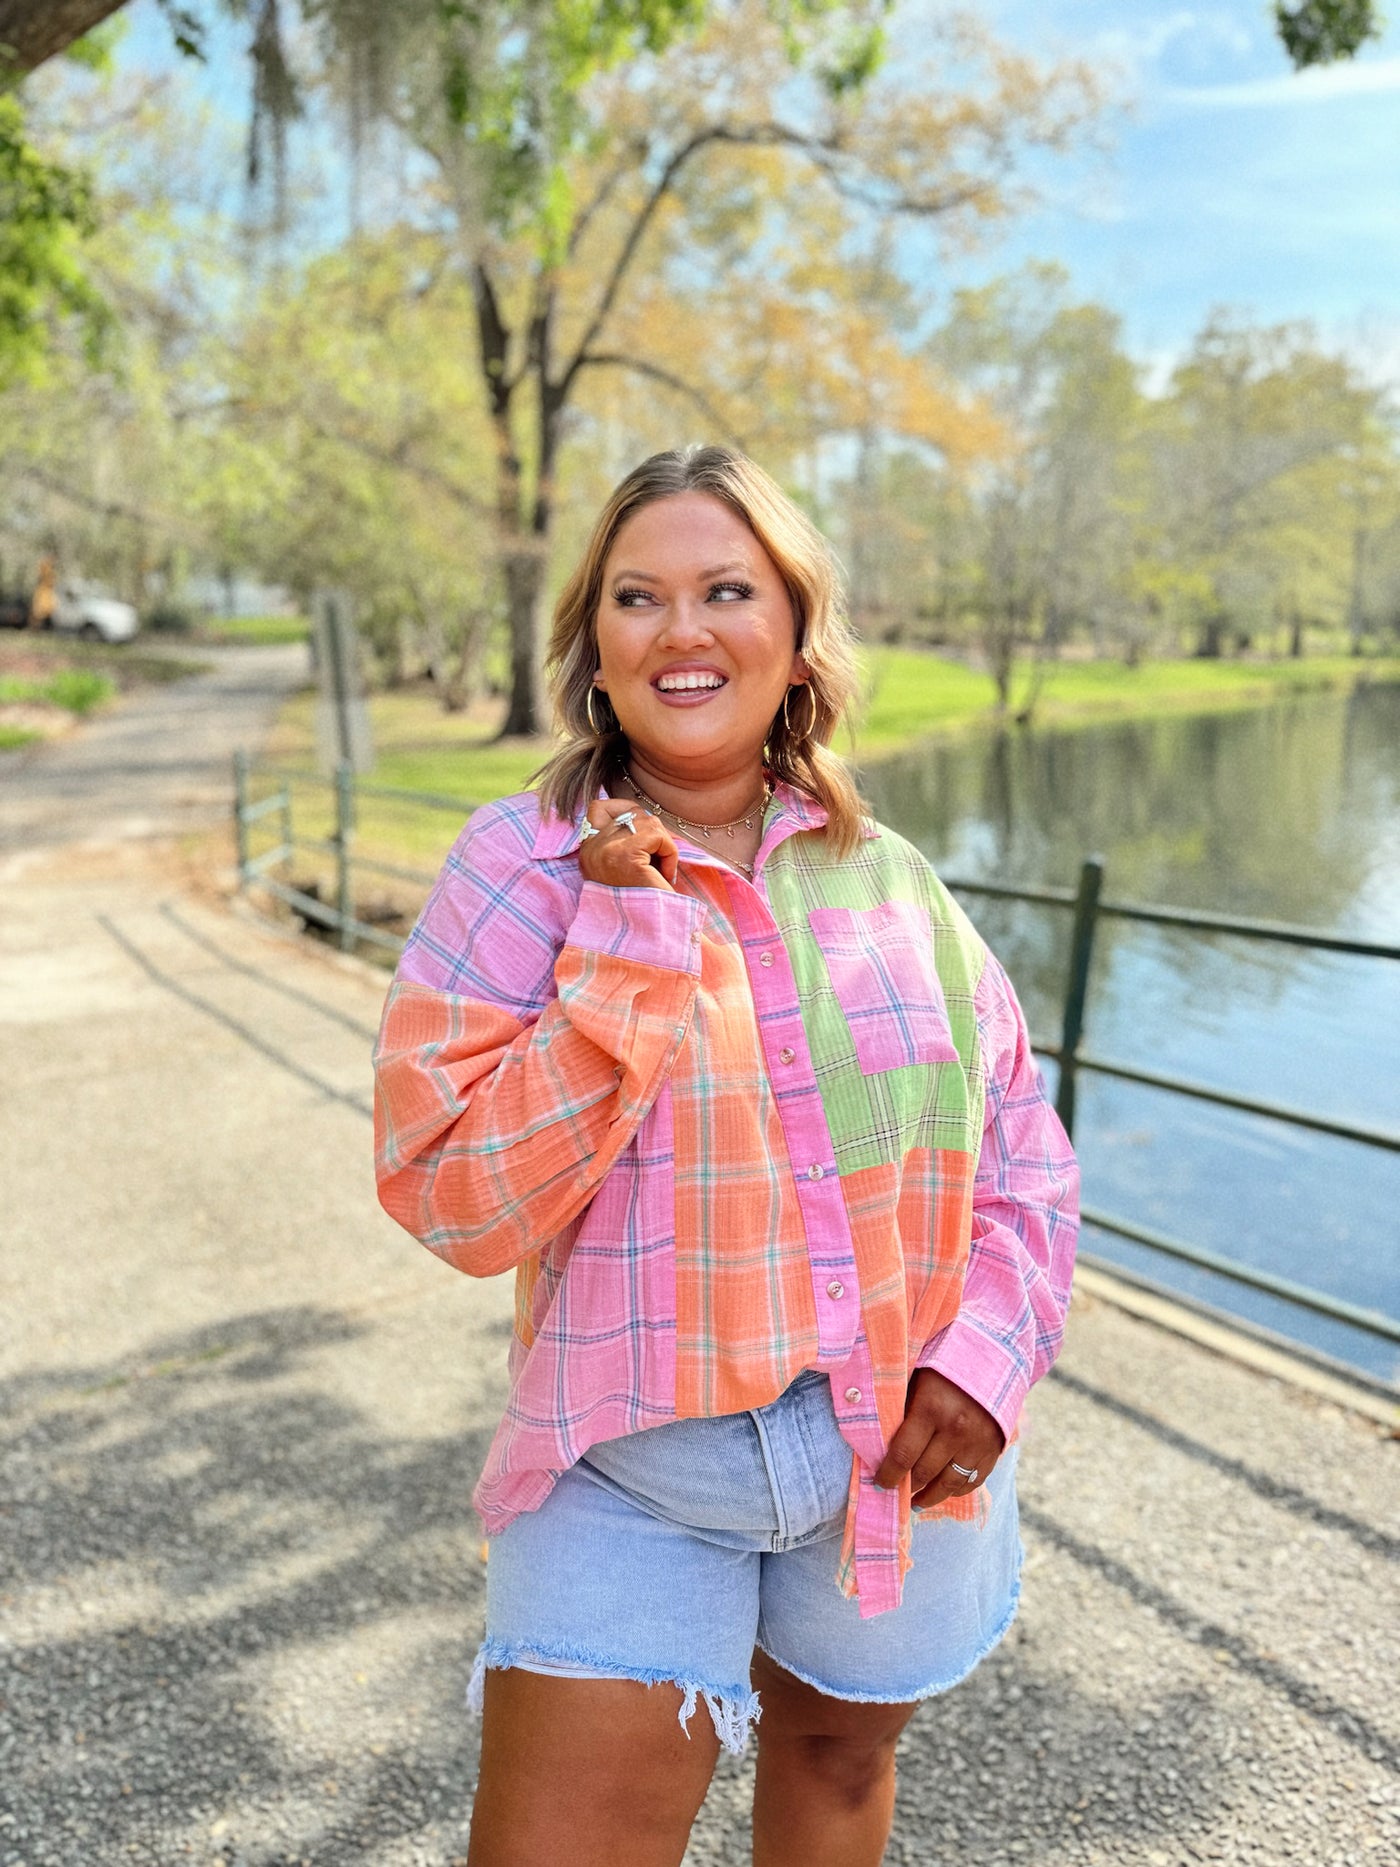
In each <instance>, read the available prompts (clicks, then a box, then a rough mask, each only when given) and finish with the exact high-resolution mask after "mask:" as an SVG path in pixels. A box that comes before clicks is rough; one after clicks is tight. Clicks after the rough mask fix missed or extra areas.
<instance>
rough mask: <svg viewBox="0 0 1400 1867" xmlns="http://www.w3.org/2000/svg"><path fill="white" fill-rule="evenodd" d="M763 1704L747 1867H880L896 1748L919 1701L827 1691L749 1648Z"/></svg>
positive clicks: (891, 1805)
mask: <svg viewBox="0 0 1400 1867" xmlns="http://www.w3.org/2000/svg"><path fill="white" fill-rule="evenodd" d="M753 1683H754V1686H755V1689H756V1690H757V1691H758V1693H759V1695H760V1697H761V1698H762V1701H763V1716H762V1718H761V1719H760V1720H759V1725H758V1784H757V1787H756V1789H755V1792H754V1809H753V1858H754V1867H879V1862H880V1861H881V1860H882V1859H883V1858H884V1853H885V1843H886V1842H887V1841H888V1840H889V1836H890V1823H891V1822H892V1821H893V1819H894V1747H895V1744H896V1742H897V1740H898V1738H899V1734H900V1732H901V1731H902V1730H903V1729H904V1727H905V1725H906V1724H908V1722H909V1720H910V1718H911V1717H912V1716H913V1715H914V1712H915V1711H916V1709H917V1707H916V1706H914V1705H858V1704H853V1703H852V1702H851V1701H850V1700H849V1699H839V1698H828V1697H827V1696H826V1694H825V1693H824V1692H818V1691H817V1690H816V1689H815V1687H813V1686H809V1685H804V1684H803V1683H802V1681H801V1680H800V1679H794V1678H793V1676H792V1674H791V1673H790V1672H786V1671H784V1669H783V1668H782V1667H781V1666H779V1665H778V1664H777V1662H776V1661H775V1660H771V1659H769V1657H768V1655H767V1654H766V1653H762V1652H755V1654H754V1658H753Z"/></svg>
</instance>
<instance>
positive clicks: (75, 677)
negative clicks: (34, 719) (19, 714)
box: [0, 668, 116, 715]
mask: <svg viewBox="0 0 1400 1867" xmlns="http://www.w3.org/2000/svg"><path fill="white" fill-rule="evenodd" d="M115 692H116V684H115V683H114V682H113V681H110V680H109V679H108V678H107V676H106V675H105V674H97V673H95V672H94V671H93V669H91V668H59V669H58V670H57V671H56V672H55V673H53V674H51V675H50V676H49V677H48V679H47V680H41V681H36V680H26V679H24V678H23V677H22V676H14V675H0V705H11V706H12V705H14V704H15V703H16V702H18V703H19V704H21V705H30V706H32V705H34V704H36V703H37V704H38V705H40V706H51V707H62V708H63V709H64V710H65V711H66V712H68V713H76V714H79V715H82V714H84V713H91V711H92V709H93V708H94V707H97V706H101V704H102V702H103V701H104V700H110V699H111V697H112V695H113V694H114V693H115Z"/></svg>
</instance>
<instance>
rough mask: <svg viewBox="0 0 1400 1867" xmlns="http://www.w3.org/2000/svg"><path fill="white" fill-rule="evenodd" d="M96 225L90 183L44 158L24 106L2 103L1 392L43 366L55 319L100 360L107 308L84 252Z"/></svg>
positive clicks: (12, 101) (5, 100) (2, 98)
mask: <svg viewBox="0 0 1400 1867" xmlns="http://www.w3.org/2000/svg"><path fill="white" fill-rule="evenodd" d="M95 226H96V212H95V209H94V204H93V196H92V189H91V186H90V184H89V182H88V180H87V178H86V177H85V176H84V175H82V174H80V173H79V172H78V171H77V170H75V169H72V168H68V167H66V166H65V165H64V164H62V163H59V162H52V161H48V160H46V159H45V158H44V157H43V156H42V155H40V153H39V152H38V151H37V150H36V149H35V148H34V147H33V145H32V144H31V143H30V141H29V139H28V136H27V134H26V128H25V119H24V112H23V110H22V108H21V105H20V102H19V100H18V99H17V98H15V97H10V96H0V386H3V385H4V383H5V382H7V381H13V380H14V379H15V378H16V377H18V376H21V375H25V374H29V373H32V372H33V371H34V370H35V369H36V368H37V367H38V366H39V364H40V362H41V360H42V358H43V355H44V352H45V349H46V348H47V343H48V339H49V336H50V333H51V327H52V324H53V321H54V320H55V319H61V318H70V319H73V320H74V321H75V322H76V323H77V324H78V326H79V327H80V328H81V330H82V333H83V336H84V339H85V341H86V344H87V348H88V352H89V355H90V357H92V358H94V359H95V357H96V354H97V351H98V348H99V346H100V343H101V340H102V336H103V333H104V330H105V325H106V315H105V307H104V306H103V303H102V300H101V298H100V296H99V295H98V293H97V292H96V291H95V290H94V289H93V287H92V286H91V284H90V283H89V281H88V279H87V276H86V274H85V272H84V268H83V264H82V253H81V241H82V239H83V238H84V237H85V236H86V235H88V234H90V233H92V232H93V230H94V228H95Z"/></svg>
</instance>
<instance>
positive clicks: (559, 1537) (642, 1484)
mask: <svg viewBox="0 0 1400 1867" xmlns="http://www.w3.org/2000/svg"><path fill="white" fill-rule="evenodd" d="M1015 1464H1016V1448H1015V1447H1014V1446H1013V1447H1010V1448H1009V1449H1008V1450H1007V1451H1006V1452H1005V1453H1003V1455H1002V1457H1001V1459H1000V1460H999V1461H998V1463H997V1465H996V1467H995V1469H994V1470H993V1472H992V1474H991V1477H990V1478H989V1479H988V1480H987V1483H986V1491H987V1499H988V1502H989V1504H990V1507H991V1509H990V1515H989V1517H988V1519H987V1521H986V1522H985V1523H983V1524H981V1525H976V1524H969V1523H960V1522H957V1521H955V1520H954V1519H951V1518H946V1517H945V1518H931V1519H929V1520H927V1521H921V1520H920V1519H918V1518H916V1519H915V1522H914V1541H913V1551H912V1553H913V1557H914V1567H913V1568H912V1569H911V1570H910V1572H909V1573H908V1575H907V1576H906V1577H905V1578H904V1599H903V1601H902V1603H901V1605H900V1606H899V1607H898V1608H897V1609H895V1610H894V1611H893V1612H892V1613H889V1614H879V1615H875V1616H873V1617H871V1618H870V1619H868V1620H862V1619H861V1617H860V1613H859V1610H858V1608H857V1606H856V1603H855V1602H854V1601H852V1600H850V1599H848V1598H847V1597H846V1596H844V1595H843V1594H842V1593H841V1592H840V1589H839V1588H838V1586H837V1582H836V1566H837V1559H838V1556H839V1553H840V1549H841V1536H842V1530H843V1527H844V1522H845V1512H846V1496H847V1489H848V1486H849V1484H850V1475H851V1453H850V1449H849V1447H848V1446H847V1445H846V1442H845V1440H843V1439H842V1437H841V1434H840V1432H839V1430H838V1428H837V1424H836V1415H835V1413H834V1411H833V1410H832V1405H831V1384H830V1382H829V1381H828V1379H827V1377H826V1375H825V1374H822V1373H820V1372H818V1371H817V1370H809V1371H808V1372H807V1373H805V1374H802V1375H799V1377H798V1378H797V1380H796V1381H794V1382H793V1384H792V1385H791V1387H789V1388H788V1389H787V1391H786V1393H783V1394H781V1395H779V1397H778V1399H777V1400H775V1401H773V1402H772V1403H771V1405H769V1406H766V1407H759V1408H757V1409H756V1410H755V1411H753V1412H751V1413H734V1414H726V1415H724V1416H722V1417H720V1418H717V1419H708V1420H677V1421H675V1422H673V1423H671V1424H669V1425H666V1426H654V1427H650V1428H648V1429H647V1430H646V1431H643V1432H639V1433H632V1434H629V1435H627V1436H626V1437H625V1438H622V1439H609V1440H605V1441H604V1442H603V1443H602V1444H600V1445H597V1446H594V1447H593V1448H592V1450H591V1451H590V1452H589V1453H588V1454H587V1456H586V1458H585V1459H583V1460H582V1461H581V1462H580V1463H579V1464H577V1465H575V1466H574V1467H573V1468H572V1469H571V1470H570V1471H567V1472H565V1473H564V1474H563V1476H562V1477H561V1478H560V1479H559V1481H558V1483H557V1484H556V1485H555V1487H554V1489H553V1491H551V1492H550V1494H549V1496H548V1497H547V1498H546V1499H545V1501H544V1503H543V1505H541V1507H540V1508H539V1509H538V1510H535V1511H527V1512H525V1513H523V1514H522V1515H521V1516H519V1517H517V1518H516V1519H515V1520H514V1521H513V1522H512V1523H511V1524H510V1525H509V1526H508V1527H507V1528H506V1529H505V1530H503V1531H502V1532H501V1534H500V1535H499V1536H496V1537H493V1538H492V1539H491V1544H490V1555H489V1560H488V1563H487V1568H486V1639H485V1641H484V1643H483V1645H482V1647H481V1650H480V1652H479V1653H478V1655H477V1660H476V1666H475V1668H474V1670H473V1674H472V1682H471V1687H470V1689H469V1692H468V1703H469V1704H471V1705H472V1706H473V1708H474V1709H478V1710H479V1709H480V1706H481V1699H482V1690H483V1684H484V1678H485V1672H486V1669H487V1668H488V1667H508V1666H519V1667H522V1668H524V1669H525V1670H527V1671H531V1672H544V1673H552V1674H559V1675H562V1676H565V1677H571V1678H585V1679H636V1680H639V1681H641V1682H643V1683H644V1684H647V1685H656V1684H660V1683H663V1682H669V1683H672V1684H675V1685H678V1686H679V1687H680V1688H681V1690H682V1693H683V1695H684V1697H683V1702H682V1705H681V1711H680V1719H681V1723H682V1725H683V1726H684V1725H688V1721H689V1719H690V1716H691V1714H692V1713H693V1711H694V1709H695V1704H696V1700H697V1697H698V1698H703V1699H704V1701H705V1704H706V1706H707V1707H708V1709H709V1712H710V1716H711V1718H712V1719H713V1721H714V1725H715V1729H716V1731H717V1732H718V1733H719V1736H720V1740H721V1742H722V1743H723V1744H724V1745H725V1746H726V1748H728V1749H729V1750H732V1751H734V1752H736V1753H737V1752H739V1751H742V1749H743V1747H744V1742H745V1738H746V1737H747V1734H748V1727H749V1724H750V1722H751V1721H752V1720H753V1719H755V1718H757V1716H758V1715H759V1710H760V1706H759V1702H758V1695H757V1694H756V1693H755V1692H753V1691H752V1690H751V1688H750V1685H749V1663H750V1660H751V1658H752V1655H753V1650H754V1647H755V1646H758V1647H761V1648H762V1649H763V1651H764V1652H765V1653H767V1654H768V1655H769V1656H770V1657H771V1658H772V1659H775V1660H776V1661H777V1662H778V1664H779V1665H780V1666H782V1667H785V1668H786V1670H787V1671H788V1672H790V1673H793V1674H795V1675H796V1676H797V1678H799V1679H802V1680H805V1681H806V1682H807V1684H808V1685H812V1686H815V1687H816V1688H817V1689H818V1690H819V1691H821V1692H825V1693H827V1694H828V1695H829V1696H830V1697H832V1698H840V1699H855V1700H863V1701H867V1702H873V1703H880V1704H902V1703H907V1702H909V1701H911V1700H914V1699H922V1698H930V1697H932V1696H933V1695H934V1694H935V1693H938V1692H946V1691H947V1690H948V1689H949V1687H951V1686H954V1685H956V1684H957V1683H958V1681H959V1680H960V1679H963V1678H965V1677H966V1676H967V1674H968V1673H969V1672H971V1670H972V1668H973V1667H974V1666H975V1665H976V1664H977V1662H978V1661H979V1660H980V1659H982V1658H983V1656H984V1655H985V1654H986V1653H987V1652H989V1651H990V1649H991V1648H992V1647H993V1646H995V1645H996V1643H997V1641H998V1640H1000V1639H1001V1637H1002V1635H1003V1634H1004V1633H1005V1632H1006V1630H1007V1628H1008V1627H1009V1626H1010V1625H1011V1622H1012V1620H1013V1618H1014V1616H1015V1613H1016V1603H1017V1597H1018V1595H1019V1592H1020V1576H1021V1554H1022V1552H1021V1538H1020V1531H1019V1527H1018V1522H1017V1512H1016V1488H1015Z"/></svg>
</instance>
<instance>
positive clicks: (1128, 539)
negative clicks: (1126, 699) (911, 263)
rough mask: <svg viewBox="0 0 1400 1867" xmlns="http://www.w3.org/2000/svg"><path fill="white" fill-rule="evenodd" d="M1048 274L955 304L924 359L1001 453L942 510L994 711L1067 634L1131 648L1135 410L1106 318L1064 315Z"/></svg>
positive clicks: (1087, 309) (1039, 271) (950, 564)
mask: <svg viewBox="0 0 1400 1867" xmlns="http://www.w3.org/2000/svg"><path fill="white" fill-rule="evenodd" d="M1067 283H1068V281H1067V278H1066V275H1065V274H1064V272H1063V271H1062V270H1061V269H1060V268H1059V267H1056V266H1048V265H1032V266H1028V267H1026V268H1024V269H1023V270H1022V271H1021V272H1020V273H1017V274H1014V275H1012V276H1011V277H1009V278H1005V279H1000V280H996V281H994V282H993V283H992V284H990V285H987V286H983V287H979V288H976V289H971V290H964V291H960V292H958V293H956V294H955V295H954V299H953V305H952V309H951V312H950V314H949V317H948V318H947V320H946V322H945V323H944V325H943V326H942V327H941V328H940V329H939V331H938V332H937V333H936V334H935V336H934V338H933V340H932V344H931V350H932V353H933V355H934V357H935V358H936V359H937V360H938V361H939V362H941V363H942V365H943V366H944V368H945V369H946V370H947V372H948V373H949V374H950V375H951V376H953V377H954V378H956V379H957V380H958V381H959V382H961V383H962V384H963V385H964V386H965V387H966V388H967V389H969V390H972V391H975V392H976V393H977V394H978V395H979V396H980V397H981V398H982V400H983V402H984V404H985V405H986V406H987V408H988V409H989V410H990V411H991V413H992V414H993V415H994V416H995V418H996V421H997V423H998V427H999V433H1000V436H1001V445H1000V447H999V448H997V449H996V450H994V451H992V452H990V453H989V454H988V455H987V456H986V457H985V458H984V459H983V460H981V461H980V462H978V463H975V464H974V465H973V467H972V470H971V472H970V473H964V474H961V475H951V476H949V477H948V483H947V485H946V488H945V492H944V498H943V501H942V507H943V515H942V530H943V533H944V536H945V539H946V547H945V548H946V550H947V559H946V564H945V577H946V579H947V581H948V583H949V584H950V586H951V591H950V601H949V602H948V603H947V604H946V605H945V606H946V607H949V608H951V609H953V610H954V611H955V612H956V613H958V614H960V615H961V616H962V617H964V618H965V619H966V620H967V622H968V623H969V624H970V626H971V627H972V629H973V631H974V637H975V640H976V641H977V644H978V647H979V649H980V652H981V655H982V658H983V660H984V661H985V662H986V664H987V667H988V669H989V671H990V672H991V674H992V677H993V679H994V681H995V682H996V686H997V696H998V704H999V705H1000V706H1001V708H1002V709H1003V710H1005V709H1006V708H1008V707H1009V705H1010V702H1011V690H1012V680H1013V676H1014V673H1015V670H1016V665H1017V662H1018V660H1019V659H1020V658H1021V656H1022V655H1023V654H1024V653H1025V652H1026V651H1027V650H1028V649H1031V648H1035V649H1037V650H1038V654H1039V660H1038V666H1037V675H1036V679H1035V681H1034V682H1033V684H1032V688H1031V690H1030V693H1029V694H1028V695H1026V696H1023V697H1022V699H1021V709H1022V711H1023V712H1025V713H1027V714H1028V713H1029V711H1030V709H1031V708H1032V707H1033V705H1034V703H1035V699H1036V697H1037V694H1038V691H1039V685H1040V682H1041V680H1042V679H1043V672H1044V663H1045V660H1046V658H1052V657H1053V656H1054V655H1056V654H1057V653H1058V652H1059V648H1060V646H1061V644H1062V643H1063V642H1064V641H1066V640H1067V639H1068V638H1069V636H1070V635H1071V634H1072V633H1073V632H1075V631H1076V630H1078V629H1083V628H1087V629H1088V630H1089V631H1090V632H1091V633H1092V635H1093V637H1094V640H1095V643H1096V645H1099V644H1101V643H1103V642H1104V641H1105V640H1107V639H1114V638H1115V637H1116V638H1117V639H1119V640H1124V638H1125V637H1126V640H1127V643H1128V646H1129V651H1130V654H1135V653H1136V652H1137V649H1138V647H1139V646H1140V644H1139V643H1138V641H1137V633H1136V631H1135V629H1134V628H1133V627H1132V624H1131V621H1130V618H1131V617H1132V615H1133V609H1134V589H1133V571H1132V567H1133V561H1134V545H1135V542H1136V527H1137V523H1138V518H1139V514H1140V510H1141V503H1142V502H1141V493H1140V487H1139V482H1140V471H1139V468H1138V464H1137V462H1136V459H1135V448H1136V443H1137V436H1138V432H1139V428H1140V421H1141V407H1142V398H1141V393H1140V390H1139V388H1138V383H1137V371H1136V368H1135V366H1134V365H1133V364H1132V362H1131V361H1130V359H1129V358H1128V357H1127V356H1126V355H1125V354H1124V353H1123V351H1122V348H1121V345H1120V338H1119V326H1118V321H1117V319H1116V318H1114V317H1113V316H1112V314H1111V313H1109V312H1107V311H1105V310H1104V309H1103V308H1102V307H1101V306H1098V305H1083V304H1081V305H1075V304H1072V303H1070V302H1069V300H1068V296H1067Z"/></svg>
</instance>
